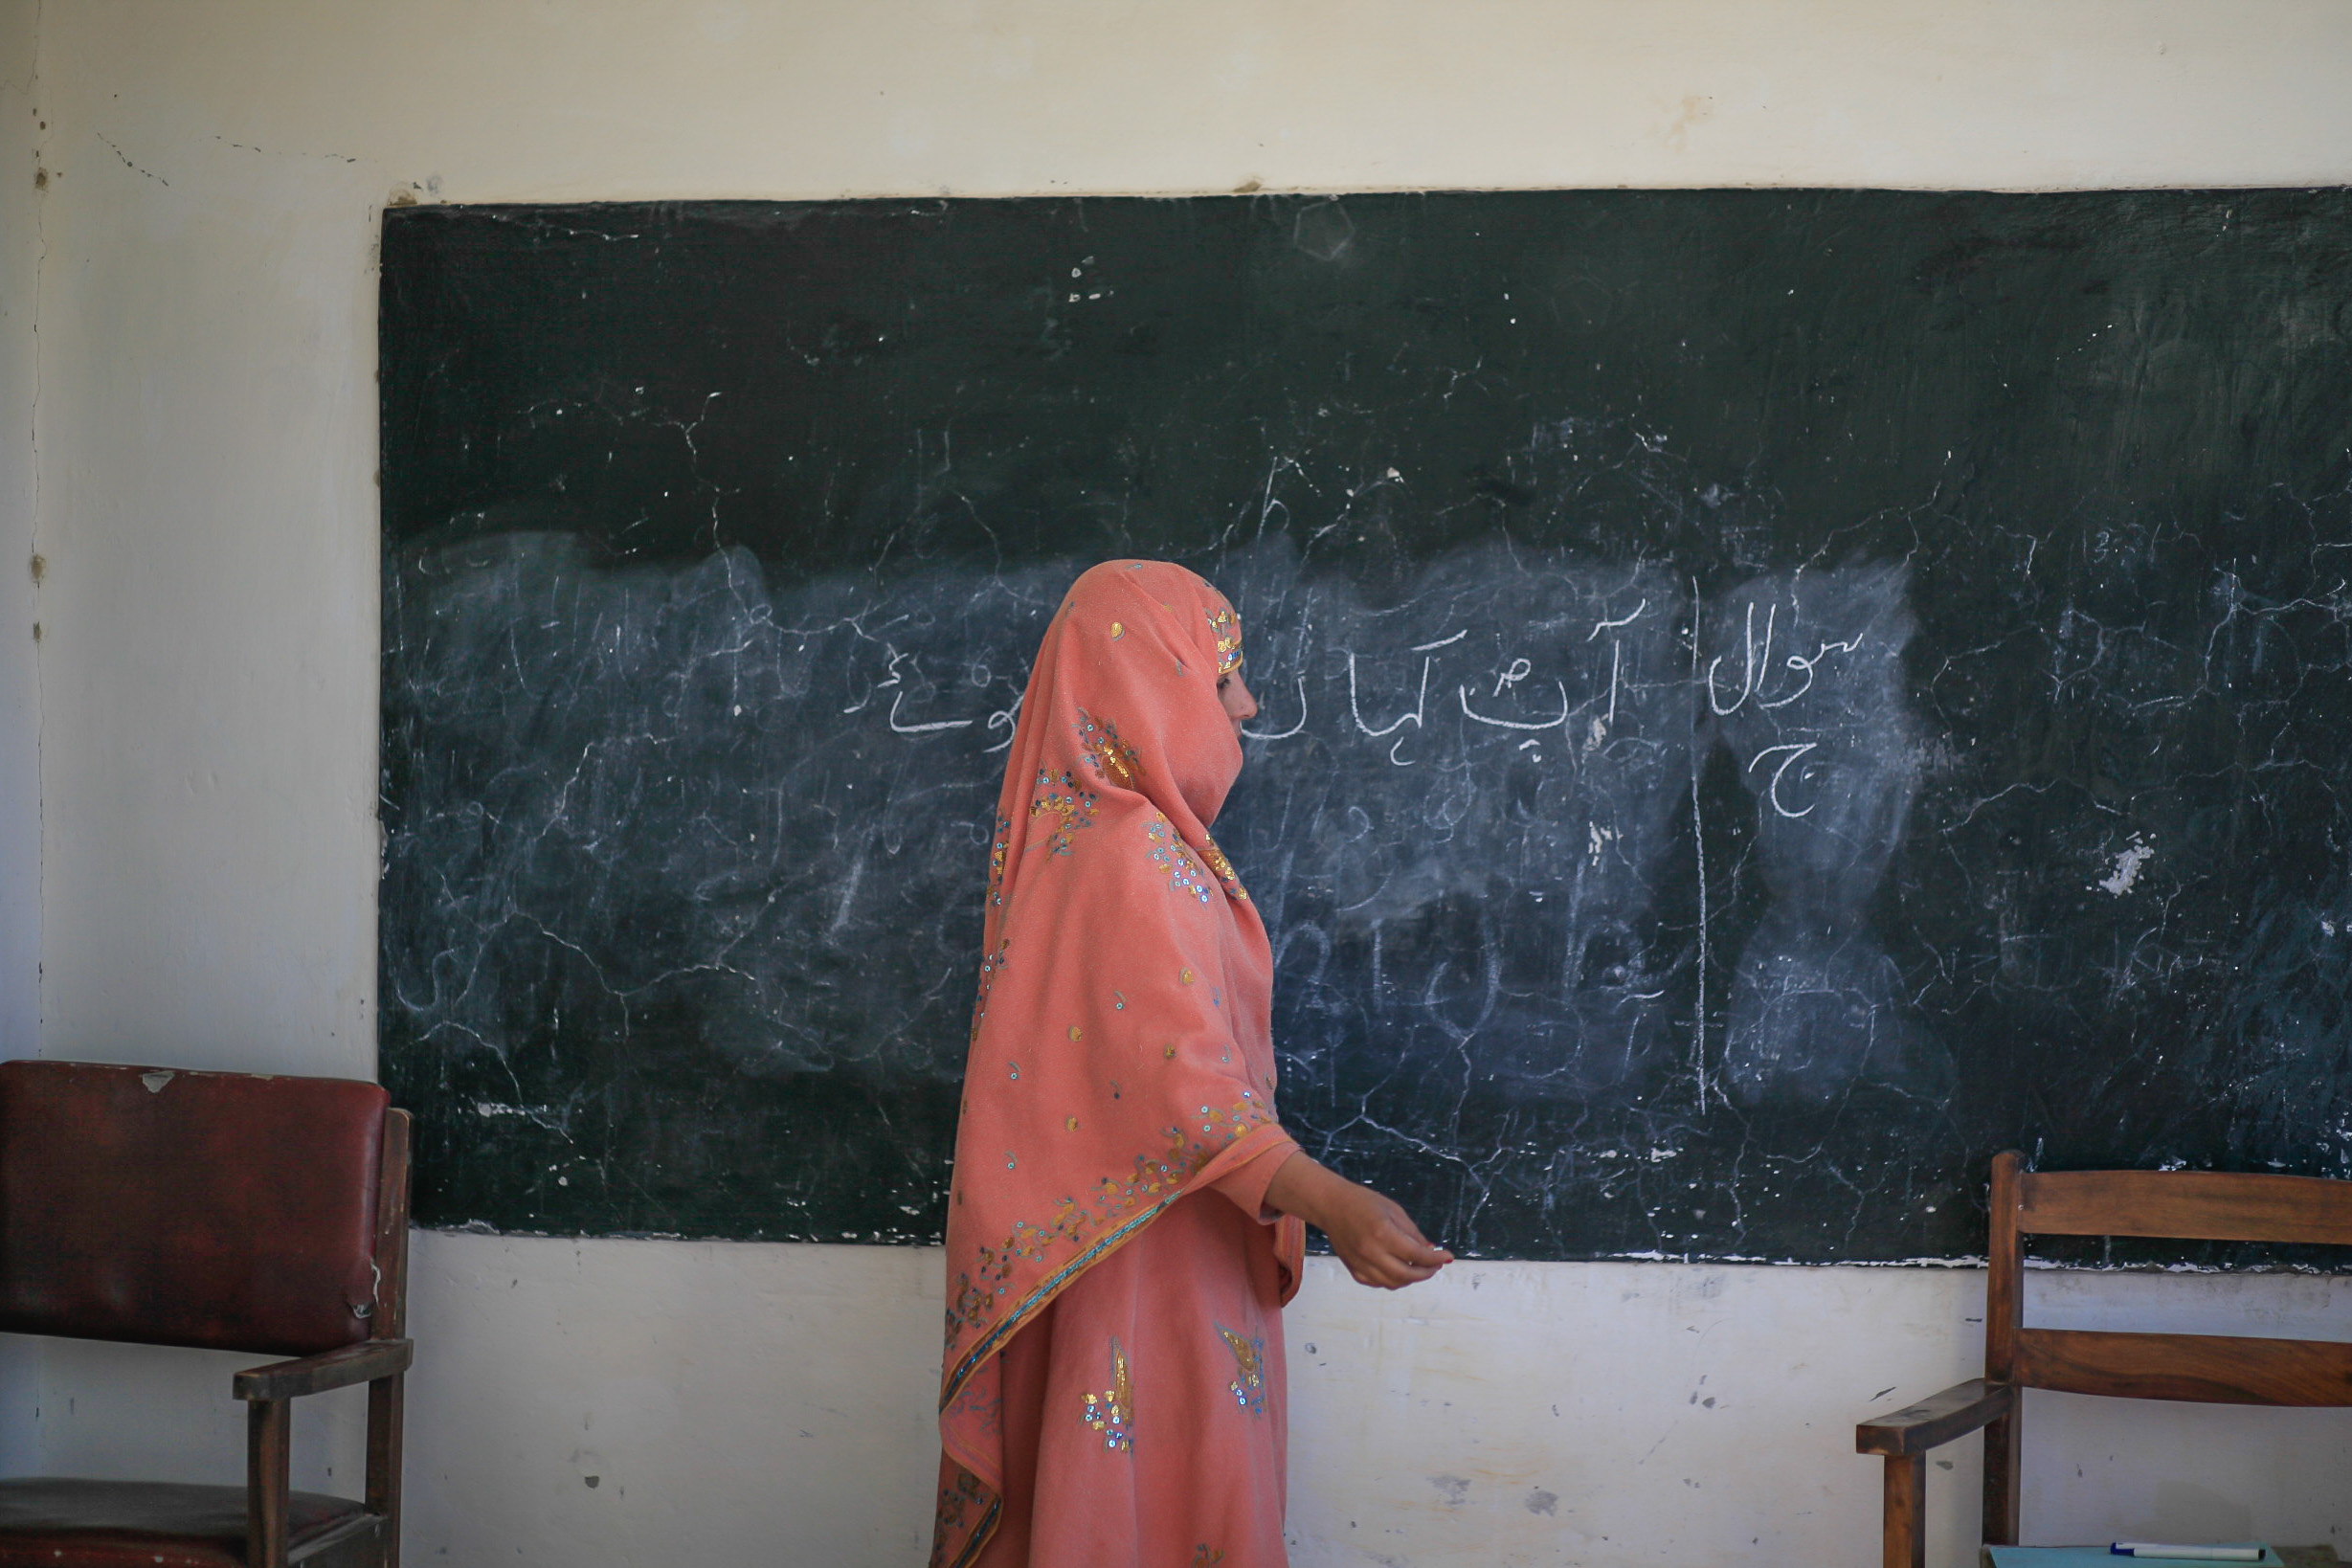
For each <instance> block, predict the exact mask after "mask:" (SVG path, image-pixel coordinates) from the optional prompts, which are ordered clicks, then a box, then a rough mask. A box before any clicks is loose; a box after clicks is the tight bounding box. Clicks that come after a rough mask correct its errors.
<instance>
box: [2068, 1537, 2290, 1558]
mask: <svg viewBox="0 0 2352 1568" xmlns="http://www.w3.org/2000/svg"><path fill="white" fill-rule="evenodd" d="M2107 1550H2108V1551H2109V1552H2110V1553H2111V1554H2113V1555H2114V1556H2116V1557H2153V1558H2159V1559H2162V1560H2164V1561H2168V1562H2260V1561H2261V1560H2262V1559H2263V1557H2264V1556H2265V1555H2266V1554H2265V1550H2264V1549H2263V1548H2262V1547H2259V1546H2166V1545H2163V1544H2162V1543H2160V1542H2156V1541H2117V1542H2116V1543H2115V1545H2113V1546H2111V1547H2109V1548H2108V1549H2107Z"/></svg>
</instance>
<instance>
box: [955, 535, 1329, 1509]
mask: <svg viewBox="0 0 2352 1568" xmlns="http://www.w3.org/2000/svg"><path fill="white" fill-rule="evenodd" d="M1241 660H1242V627H1241V622H1240V618H1239V617H1238V616H1236V615H1235V614H1234V611H1233V607H1232V606H1231V605H1230V604H1228V603H1226V601H1225V599H1224V597H1223V596H1222V595H1221V594H1219V593H1218V592H1217V591H1216V590H1215V589H1214V588H1211V587H1210V586H1209V585H1208V584H1207V583H1205V582H1203V581H1202V580H1201V579H1200V578H1199V577H1198V576H1196V575H1195V574H1194V573H1192V572H1190V571H1185V570H1184V569H1183V568H1181V567H1177V566H1173V565H1170V564H1168V563H1166V562H1159V561H1111V562H1107V563H1105V564H1103V565H1101V566H1097V567H1095V568H1093V569H1092V570H1090V571H1087V572H1086V573H1085V574H1084V575H1083V576H1081V577H1080V578H1079V579H1078V581H1077V582H1076V583H1075V584H1074V585H1072V587H1071V589H1070V591H1069V594H1068V596H1067V597H1066V598H1064V601H1063V604H1062V607H1061V609H1060V610H1059V611H1058V612H1057V613H1056V615H1055V616H1054V619H1053V621H1052V623H1051V625H1050V626H1049V627H1048V628H1047V630H1046V633H1045V637H1044V640H1043V643H1042V646H1041V647H1040V649H1039V651H1038V660H1037V666H1036V668H1035V670H1034V671H1033V672H1032V673H1031V676H1030V680H1029V686H1028V690H1027V692H1026V694H1025V695H1024V696H1023V698H1022V700H1021V709H1020V718H1019V724H1018V726H1017V727H1016V729H1015V732H1014V737H1013V745H1012V750H1011V755H1010V757H1009V759H1008V761H1007V763H1006V766H1005V775H1004V789H1003V792H1002V794H1001V795H1000V796H999V797H998V803H997V820H996V832H995V835H994V838H993V841H992V847H991V855H990V863H989V871H988V905H987V920H986V927H985V935H984V939H983V945H984V948H985V952H984V955H983V958H982V961H981V966H980V984H979V996H978V998H977V1001H976V1003H975V1005H974V1010H973V1022H972V1046H971V1055H970V1059H969V1061H968V1063H967V1066H966V1073H965V1080H964V1107H963V1116H962V1121H961V1124H960V1126H959V1128H958V1132H957V1138H956V1157H955V1177H954V1185H953V1193H952V1198H951V1199H950V1206H949V1211H948V1235H947V1245H948V1303H947V1308H948V1310H947V1360H946V1366H945V1369H944V1374H943V1379H942V1384H941V1392H940V1432H941V1439H942V1442H943V1444H944V1445H945V1448H946V1450H947V1454H948V1457H949V1459H950V1460H951V1461H952V1463H953V1464H955V1465H960V1466H961V1467H963V1468H964V1470H965V1471H966V1472H967V1478H968V1480H969V1482H970V1484H971V1490H972V1496H971V1504H972V1508H971V1514H972V1516H971V1517H970V1518H969V1519H965V1520H962V1521H960V1524H958V1523H957V1522H956V1521H952V1520H950V1519H949V1518H948V1517H947V1513H948V1512H953V1510H952V1509H951V1510H947V1511H943V1520H942V1531H943V1534H946V1533H951V1532H952V1530H955V1529H960V1530H961V1532H962V1534H964V1535H965V1537H966V1538H968V1539H974V1540H976V1539H978V1538H981V1537H983V1536H984V1535H985V1534H986V1531H987V1528H988V1520H989V1518H990V1517H992V1516H993V1510H994V1507H995V1498H994V1490H995V1489H996V1488H997V1486H998V1485H999V1483H1000V1481H1001V1479H1002V1459H1001V1450H1002V1444H1001V1438H1000V1435H999V1432H998V1429H997V1398H998V1385H999V1381H1000V1379H999V1371H1000V1369H999V1365H998V1363H997V1353H998V1352H1000V1351H1001V1350H1002V1349H1003V1348H1004V1346H1005V1344H1006V1343H1007V1341H1008V1340H1010V1338H1011V1337H1012V1336H1013V1335H1014V1334H1015V1333H1018V1332H1019V1330H1020V1328H1021V1327H1022V1325H1023V1324H1025V1323H1027V1322H1029V1321H1030V1320H1031V1319H1033V1318H1034V1317H1035V1316H1036V1314H1037V1313H1038V1311H1039V1310H1041V1309H1042V1308H1043V1307H1044V1306H1045V1305H1046V1303H1048V1302H1050V1301H1051V1300H1052V1299H1053V1298H1054V1296H1055V1295H1056V1294H1058V1293H1059V1292H1060V1291H1061V1290H1063V1289H1064V1288H1067V1287H1068V1286H1069V1285H1070V1284H1071V1283H1072V1282H1073V1281H1075V1280H1077V1279H1078V1278H1079V1277H1081V1276H1082V1275H1083V1274H1084V1273H1085V1272H1086V1270H1087V1269H1088V1268H1090V1267H1092V1266H1094V1265H1095V1264H1097V1263H1099V1262H1101V1261H1102V1260H1103V1259H1104V1258H1105V1257H1107V1256H1109V1254H1110V1253H1111V1252H1112V1251H1113V1250H1115V1249H1116V1248H1117V1247H1118V1246H1120V1245H1121V1244H1122V1243H1125V1242H1127V1241H1129V1240H1131V1239H1132V1238H1133V1237H1134V1236H1135V1235H1137V1234H1138V1233H1140V1232H1141V1230H1142V1229H1143V1227H1145V1226H1146V1225H1148V1224H1149V1223H1151V1221H1153V1220H1154V1218H1156V1217H1157V1216H1158V1215H1159V1214H1160V1213H1162V1212H1164V1211H1165V1209H1166V1208H1167V1207H1168V1206H1169V1205H1170V1204H1172V1203H1174V1202H1175V1201H1176V1199H1177V1198H1181V1197H1183V1196H1185V1195H1186V1194H1189V1193H1194V1192H1197V1191H1198V1190H1199V1189H1200V1188H1202V1187H1203V1186H1205V1185H1207V1184H1208V1183H1210V1182H1212V1181H1216V1180H1219V1179H1220V1178H1221V1177H1222V1176H1225V1175H1227V1174H1228V1173H1231V1172H1233V1171H1235V1170H1237V1169H1238V1168H1239V1167H1241V1166H1242V1165H1243V1164H1245V1163H1246V1162H1247V1161H1249V1160H1250V1159H1252V1158H1254V1157H1256V1156H1257V1155H1258V1154H1262V1153H1266V1152H1267V1151H1268V1150H1270V1149H1273V1148H1275V1147H1277V1146H1281V1147H1285V1148H1287V1147H1288V1136H1287V1134H1285V1133H1284V1132H1283V1131H1282V1130H1281V1128H1280V1126H1279V1125H1278V1123H1277V1122H1276V1120H1275V1115H1274V1108H1273V1103H1272V1102H1273V1089H1274V1063H1273V1050H1272V1043H1271V1039H1270V1028H1269V1019H1268V1016H1267V1014H1268V997H1269V996H1270V988H1271V984H1272V971H1273V960H1272V955H1271V953H1270V952H1269V951H1268V948H1267V944H1266V927H1265V925H1264V924H1263V923H1262V922H1261V921H1260V919H1259V916H1258V911H1257V909H1256V907H1255V906H1254V905H1252V904H1251V903H1250V901H1249V895H1248V893H1247V892H1246V891H1245V890H1244V889H1243V885H1242V884H1241V881H1240V879H1239V878H1238V877H1237V876H1236V875H1235V874H1234V870H1233V867H1232V865H1231V864H1230V863H1229V862H1227V861H1226V859H1225V857H1224V854H1223V853H1222V852H1221V850H1219V848H1218V847H1217V843H1216V840H1213V839H1211V838H1210V837H1209V824H1210V823H1211V822H1213V821H1214V820H1216V818H1217V814H1218V812H1219V810H1220V809H1221V807H1222V806H1223V804H1224V800H1225V795H1226V792H1227V791H1228V790H1230V789H1231V788H1232V786H1233V781H1234V778H1235V776H1236V775H1237V774H1238V773H1240V771H1241V766H1242V752H1241V744H1240V742H1239V741H1238V740H1237V739H1236V738H1235V735H1234V732H1233V726H1232V722H1231V720H1230V719H1229V718H1228V717H1227V715H1226V713H1225V711H1224V707H1223V705H1222V704H1221V701H1220V699H1219V695H1218V679H1219V677H1220V676H1221V675H1223V674H1226V673H1229V672H1231V671H1232V670H1234V669H1235V668H1237V667H1238V666H1239V665H1240V663H1241ZM1301 1239H1302V1238H1301V1236H1300V1234H1299V1231H1298V1227H1297V1224H1296V1221H1285V1222H1284V1226H1283V1235H1282V1242H1281V1244H1280V1254H1281V1257H1282V1260H1283V1263H1284V1265H1285V1267H1286V1269H1287V1273H1288V1280H1289V1282H1290V1284H1289V1286H1288V1288H1295V1282H1296V1272H1297V1260H1298V1255H1299V1249H1300V1243H1301ZM1288 1288H1286V1290H1285V1296H1286V1298H1287V1296H1288Z"/></svg>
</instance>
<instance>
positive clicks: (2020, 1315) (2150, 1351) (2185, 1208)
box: [1854, 1151, 2352, 1568]
mask: <svg viewBox="0 0 2352 1568" xmlns="http://www.w3.org/2000/svg"><path fill="white" fill-rule="evenodd" d="M2027 1236H2152V1237H2164V1238H2172V1239H2176V1240H2182V1241H2210V1242H2271V1243H2325V1244H2333V1245H2338V1246H2344V1245H2352V1181H2323V1180H2320V1179H2318V1178H2317V1177H2313V1176H2228V1175H2220V1174H2216V1173H2211V1172H2202V1171H2049V1172H2035V1171H2028V1170H2027V1169H2025V1162H2024V1160H2023V1159H2022V1158H2020V1156H2019V1155H2018V1154H2016V1152H2015V1151H2010V1152H2008V1153H2006V1154H2000V1155H1997V1156H1995V1158H1994V1160H1993V1183H1992V1232H1991V1243H1990V1246H1989V1247H1988V1249H1987V1250H1988V1251H1989V1253H1990V1258H1989V1260H1988V1261H1989V1262H1990V1264H1991V1273H1990V1276H1989V1278H1988V1280H1987V1283H1986V1287H1985V1302H1984V1376H1983V1377H1982V1378H1973V1379H1971V1380H1970V1381H1968V1382H1964V1383H1961V1384H1960V1385H1958V1386H1957V1387H1953V1388H1947V1389H1945V1390H1944V1391H1943V1392H1942V1393H1940V1394H1938V1395H1937V1396H1936V1397H1935V1398H1934V1399H1931V1400H1924V1401H1923V1402H1921V1403H1918V1404H1915V1405H1912V1406H1910V1407H1909V1408H1908V1409H1903V1410H1898V1411H1895V1412H1894V1413H1893V1415H1890V1416H1884V1417H1881V1418H1880V1419H1878V1420H1876V1421H1870V1422H1863V1423H1862V1424H1861V1425H1859V1426H1857V1427H1856V1428H1855V1429H1854V1446H1855V1448H1856V1449H1858V1450H1859V1451H1860V1452H1862V1453H1866V1454H1879V1455H1883V1456H1884V1457H1885V1459H1886V1462H1887V1464H1886V1518H1885V1528H1884V1550H1885V1553H1886V1559H1885V1560H1886V1568H1921V1564H1922V1563H1923V1562H1924V1561H1925V1552H1926V1545H1925V1534H1924V1531H1923V1530H1922V1522H1923V1515H1924V1512H1925V1506H1926V1490H1927V1455H1928V1452H1929V1450H1931V1449H1934V1448H1938V1447H1940V1446H1942V1445H1944V1444H1946V1443H1949V1442H1951V1441H1952V1440H1953V1439H1954V1438H1958V1437H1961V1436H1964V1435H1966V1434H1967V1433H1969V1432H1973V1431H1975V1430H1976V1429H1977V1428H1979V1427H1982V1428H1983V1429H1984V1539H1985V1542H1986V1543H1987V1544H1988V1545H1994V1546H2009V1545H2015V1544H2017V1532H2018V1517H2017V1505H2018V1447H2019V1442H2020V1422H2021V1420H2022V1418H2023V1416H2024V1413H2025V1405H2024V1400H2023V1397H2022V1394H2021V1391H2022V1390H2024V1389H2028V1388H2050V1389H2056V1390H2059V1391H2060V1392H2063V1393H2068V1394H2103V1395H2107V1396H2110V1397H2112V1398H2116V1399H2124V1400H2187V1401H2190V1402H2194V1403H2198V1404H2270V1405H2352V1344H2343V1343H2338V1342H2336V1341H2332V1340H2318V1339H2256V1338H2252V1337H2235V1336H2227V1335H2217V1334H2191V1333H2094V1332H2091V1331H2087V1330H2075V1329H2029V1328H2027V1327H2026V1323H2025V1289H2024V1286H2025V1265H2026V1260H2025V1238H2026V1237H2027Z"/></svg>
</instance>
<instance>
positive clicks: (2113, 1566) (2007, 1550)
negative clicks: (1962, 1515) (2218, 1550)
mask: <svg viewBox="0 0 2352 1568" xmlns="http://www.w3.org/2000/svg"><path fill="white" fill-rule="evenodd" d="M2214 1544H2216V1545H2218V1546H2261V1545H2262V1543H2261V1542H2259V1541H2217V1542H2215V1543H2214ZM1984 1556H1985V1558H1986V1560H1988V1561H1989V1562H1991V1563H1992V1565H1993V1568H2130V1565H2131V1564H2133V1563H2140V1562H2165V1561H2169V1562H2170V1563H2171V1564H2173V1568H2196V1564H2195V1562H2194V1561H2193V1560H2191V1559H2186V1558H2180V1557H2174V1558H2169V1559H2165V1558H2149V1557H2117V1556H2116V1555H2115V1554H2114V1553H2112V1552H2110V1551H2108V1550H2107V1548H2105V1547H2104V1546H1988V1547H1986V1548H1985V1549H1984ZM2282 1562H2283V1559H2282V1558H2281V1557H2279V1555H2278V1554H2277V1553H2275V1552H2274V1551H2272V1550H2271V1549H2270V1548H2269V1547H2267V1546H2263V1547H2262V1561H2261V1564H2260V1568H2280V1565H2281V1563H2282ZM2233 1568H2235V1565H2233ZM2244 1568H2256V1565H2254V1564H2251V1563H2249V1564H2245V1565H2244Z"/></svg>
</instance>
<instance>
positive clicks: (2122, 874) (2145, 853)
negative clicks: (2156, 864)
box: [2092, 833, 2156, 898]
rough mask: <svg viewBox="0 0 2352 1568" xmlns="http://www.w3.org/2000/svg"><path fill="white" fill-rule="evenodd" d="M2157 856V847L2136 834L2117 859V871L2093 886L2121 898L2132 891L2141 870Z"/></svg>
mask: <svg viewBox="0 0 2352 1568" xmlns="http://www.w3.org/2000/svg"><path fill="white" fill-rule="evenodd" d="M2155 854H2156V846H2155V845H2154V844H2151V843H2149V842H2148V840H2146V839H2144V838H2142V837H2140V836H2139V834H2137V833H2135V834H2133V835H2132V841H2131V843H2130V844H2129V845H2127V846H2126V847H2125V849H2124V851H2123V853H2121V854H2120V855H2117V857H2116V864H2115V869H2114V870H2113V871H2111V872H2109V873H2108V874H2107V875H2106V876H2104V877H2102V878H2100V879H2099V880H2098V881H2097V882H2095V883H2094V884H2092V885H2093V886H2094V887H2096V888H2097V889H2098V890H2099V891H2100V892H2102V893H2110V894H2113V895H2114V896H2115V897H2117V898H2121V897H2122V896H2123V895H2124V894H2126V893H2128V892H2130V891H2131V890H2132V885H2133V884H2134V883H2136V882H2138V881H2139V868H2140V867H2141V866H2143V865H2146V864H2147V863H2148V862H2149V861H2150V860H2151V859H2153V858H2154V856H2155Z"/></svg>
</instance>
